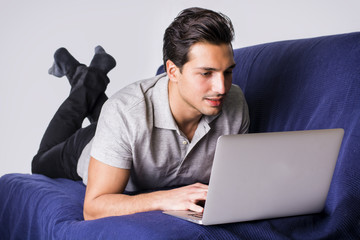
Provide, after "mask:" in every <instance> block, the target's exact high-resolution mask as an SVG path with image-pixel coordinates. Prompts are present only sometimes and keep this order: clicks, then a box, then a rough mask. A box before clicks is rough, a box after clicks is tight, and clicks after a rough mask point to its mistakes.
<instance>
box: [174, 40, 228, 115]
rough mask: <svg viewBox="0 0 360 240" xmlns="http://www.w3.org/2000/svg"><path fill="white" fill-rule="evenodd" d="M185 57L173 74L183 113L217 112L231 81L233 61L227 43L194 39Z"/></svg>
mask: <svg viewBox="0 0 360 240" xmlns="http://www.w3.org/2000/svg"><path fill="white" fill-rule="evenodd" d="M188 59H189V61H188V62H187V63H185V64H184V66H183V68H182V71H180V69H177V74H176V77H174V78H175V82H176V85H177V87H176V88H177V94H176V95H175V96H176V98H177V99H176V100H177V101H178V103H180V106H182V107H181V108H182V110H183V111H186V112H187V114H194V116H196V115H199V114H203V115H216V114H218V113H219V112H220V111H221V108H222V105H223V102H224V99H225V96H226V94H227V92H228V91H229V90H230V87H231V83H232V70H233V68H234V67H235V62H234V57H233V51H232V47H231V45H229V44H220V45H214V44H210V43H196V44H194V45H193V46H192V47H191V48H190V51H189V54H188ZM174 76H175V75H174Z"/></svg>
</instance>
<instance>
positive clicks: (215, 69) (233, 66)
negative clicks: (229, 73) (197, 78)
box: [195, 64, 236, 71]
mask: <svg viewBox="0 0 360 240" xmlns="http://www.w3.org/2000/svg"><path fill="white" fill-rule="evenodd" d="M235 66H236V64H233V65H231V66H230V67H228V68H227V69H226V70H230V69H233V68H235ZM195 69H202V70H205V71H219V69H217V68H212V67H198V68H195ZM226 70H225V71H226Z"/></svg>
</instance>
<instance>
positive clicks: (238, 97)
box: [224, 84, 247, 110]
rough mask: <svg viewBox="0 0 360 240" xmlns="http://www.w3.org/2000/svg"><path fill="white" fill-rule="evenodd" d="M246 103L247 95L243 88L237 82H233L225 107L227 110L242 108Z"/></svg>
mask: <svg viewBox="0 0 360 240" xmlns="http://www.w3.org/2000/svg"><path fill="white" fill-rule="evenodd" d="M245 106H247V104H246V100H245V96H244V93H243V91H242V90H241V88H240V87H239V86H237V85H235V84H233V85H232V86H231V88H230V91H229V92H228V93H227V96H226V99H225V102H224V108H225V109H226V110H230V109H233V110H241V109H243V108H244V107H245Z"/></svg>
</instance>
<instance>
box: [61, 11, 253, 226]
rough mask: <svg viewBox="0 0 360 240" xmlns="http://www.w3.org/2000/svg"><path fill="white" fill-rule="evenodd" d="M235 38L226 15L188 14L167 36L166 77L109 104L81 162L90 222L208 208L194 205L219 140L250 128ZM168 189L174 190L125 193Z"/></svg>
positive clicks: (204, 189) (140, 85)
mask: <svg viewBox="0 0 360 240" xmlns="http://www.w3.org/2000/svg"><path fill="white" fill-rule="evenodd" d="M232 40H233V27H232V24H231V21H230V20H229V19H228V18H227V17H226V16H224V15H222V14H218V13H215V12H213V11H210V10H206V9H200V8H190V9H186V10H184V11H182V12H181V13H180V14H179V15H178V17H177V18H176V19H175V20H174V21H173V22H172V23H171V25H170V26H169V27H168V28H167V29H166V32H165V35H164V46H163V56H164V66H165V69H166V74H161V75H158V76H156V77H154V78H151V79H147V80H144V81H139V82H136V83H134V84H131V85H130V86H128V87H125V88H124V89H122V90H120V91H119V92H118V93H116V94H115V95H114V96H113V97H111V98H110V99H109V100H108V101H107V102H106V103H105V104H104V106H103V108H102V110H101V115H100V118H99V121H98V123H97V127H96V134H95V136H94V138H93V140H91V141H90V142H89V144H87V145H86V147H85V148H84V149H81V156H80V157H79V162H78V164H77V165H78V166H77V167H78V173H79V175H80V176H81V178H82V179H83V181H84V182H85V183H86V184H87V190H86V195H85V202H84V218H85V219H96V218H101V217H107V216H116V215H123V214H131V213H136V212H143V211H151V210H187V209H190V210H193V211H199V212H201V211H202V210H203V208H202V207H201V206H199V205H198V204H197V203H198V202H200V201H204V200H206V194H207V185H206V184H207V183H208V181H209V177H210V170H211V166H212V160H213V157H214V151H215V146H216V141H217V138H218V137H219V136H221V135H224V134H238V133H245V132H247V129H248V126H249V116H248V110H247V105H246V102H245V99H244V95H243V93H242V91H241V90H240V88H238V87H237V86H234V85H232V84H231V82H232V70H233V68H234V67H235V62H234V59H233V50H232V45H231V42H232ZM90 65H91V64H90ZM103 72H105V71H103ZM85 81H86V79H85ZM100 85H101V84H100ZM103 85H104V84H103ZM101 86H102V85H101ZM105 86H106V85H105ZM77 89H81V88H80V87H78V88H77ZM102 89H104V88H103V87H102ZM74 91H75V90H74ZM84 95H86V94H84ZM97 95H98V94H97ZM88 109H91V107H88ZM90 149H91V151H90ZM89 159H90V162H89V163H88V161H89ZM63 165H64V164H63ZM68 165H70V164H68ZM87 167H88V168H87ZM87 173H88V175H87ZM164 188H171V190H157V191H152V192H148V193H139V194H131V195H128V194H124V191H128V192H144V191H146V190H155V189H164Z"/></svg>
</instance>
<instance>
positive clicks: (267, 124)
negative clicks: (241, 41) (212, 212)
mask: <svg viewBox="0 0 360 240" xmlns="http://www.w3.org/2000/svg"><path fill="white" fill-rule="evenodd" d="M235 60H236V64H237V65H236V68H235V70H234V74H233V82H234V83H235V84H238V85H239V86H240V87H241V88H242V89H243V91H244V93H245V96H246V99H247V101H248V104H249V109H250V118H251V125H250V132H251V133H255V132H271V131H288V130H307V129H324V128H343V129H345V136H344V140H343V145H342V147H341V150H340V154H339V159H338V162H337V165H336V169H335V173H334V176H333V181H332V184H331V187H330V192H329V194H328V198H327V201H326V206H325V209H324V210H323V211H322V212H321V213H319V214H312V215H305V216H295V217H286V218H279V219H269V220H261V221H253V222H244V223H232V224H224V225H215V226H199V225H196V224H193V223H190V222H186V221H183V220H180V219H177V218H174V217H171V216H167V215H165V214H162V213H161V212H159V211H153V212H145V213H138V214H133V215H128V216H120V217H109V218H104V219H99V220H94V221H83V216H82V208H83V199H84V193H85V186H84V185H83V184H82V183H81V182H75V181H70V180H67V179H49V178H47V177H44V176H41V175H28V174H8V175H4V176H2V177H1V178H0V239H38V240H40V239H360V122H359V117H360V33H348V34H339V35H334V36H324V37H318V38H311V39H300V40H290V41H282V42H274V43H267V44H262V45H257V46H252V47H246V48H241V49H236V50H235ZM160 71H161V70H160ZM29 162H30V159H29Z"/></svg>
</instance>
